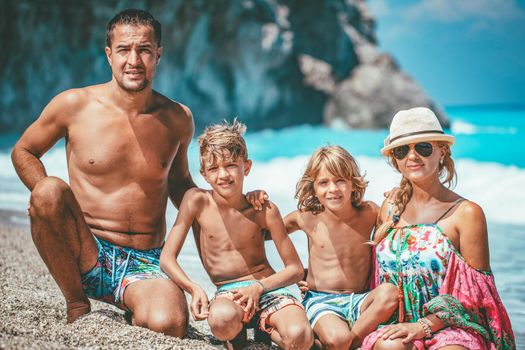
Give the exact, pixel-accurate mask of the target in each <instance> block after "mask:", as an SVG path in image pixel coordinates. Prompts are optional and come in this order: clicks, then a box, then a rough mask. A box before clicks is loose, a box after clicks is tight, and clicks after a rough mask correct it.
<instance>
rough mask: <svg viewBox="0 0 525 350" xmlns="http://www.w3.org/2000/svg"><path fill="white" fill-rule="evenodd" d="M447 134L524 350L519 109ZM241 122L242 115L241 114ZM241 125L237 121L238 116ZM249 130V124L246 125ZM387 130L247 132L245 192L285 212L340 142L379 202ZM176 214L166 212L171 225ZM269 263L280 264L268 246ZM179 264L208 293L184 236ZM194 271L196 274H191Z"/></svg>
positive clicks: (62, 170)
mask: <svg viewBox="0 0 525 350" xmlns="http://www.w3.org/2000/svg"><path fill="white" fill-rule="evenodd" d="M446 112H447V115H448V116H449V118H450V120H451V128H450V130H448V131H449V132H451V133H452V134H453V135H455V136H456V144H455V145H454V146H453V148H452V154H453V158H454V159H455V161H456V166H457V173H458V184H457V186H456V191H457V192H458V193H459V194H461V195H462V196H464V197H466V198H468V199H470V200H473V201H475V202H477V203H478V204H480V205H481V207H482V208H483V209H484V210H485V214H486V216H487V220H488V225H489V236H490V250H491V266H492V269H493V271H494V274H495V277H496V283H497V286H498V289H499V292H500V295H501V297H502V299H503V303H504V304H505V306H506V308H507V310H508V312H509V314H510V318H511V321H512V325H513V329H514V332H515V333H516V336H517V338H518V348H520V347H522V346H523V347H525V274H524V273H523V270H522V269H523V266H525V254H523V252H524V251H525V240H524V239H523V237H524V232H525V153H524V150H525V147H524V144H523V143H524V142H525V106H463V107H448V108H446ZM241 117H242V116H241ZM241 120H242V118H241ZM248 127H249V125H248ZM386 135H387V130H343V129H337V128H328V127H323V126H309V125H304V126H297V127H292V128H287V129H281V130H264V131H260V132H254V133H251V132H248V134H247V135H246V142H247V144H248V149H249V155H250V158H251V159H252V160H253V161H254V166H253V167H252V171H251V174H250V175H249V176H248V178H247V179H246V184H245V190H246V191H249V190H252V189H265V190H266V191H267V192H268V193H269V194H270V197H271V199H272V200H273V201H274V202H275V203H276V204H277V205H278V206H279V207H280V209H281V212H282V213H283V214H285V213H287V212H289V211H291V210H293V209H294V208H295V201H294V199H293V194H294V189H295V183H296V181H297V180H298V178H299V177H300V175H301V172H302V171H303V170H304V167H305V165H306V162H307V160H308V156H309V155H310V154H311V153H312V151H313V150H314V149H316V148H317V147H319V146H323V145H326V144H338V145H341V146H343V147H345V148H346V149H348V150H349V151H350V152H351V153H352V154H353V155H355V156H356V158H357V160H358V162H359V165H360V167H361V169H362V171H365V172H366V174H367V175H366V177H367V179H368V180H369V181H370V185H369V188H368V189H367V193H366V197H367V198H368V199H370V200H374V201H376V202H380V201H381V200H382V197H383V192H384V191H385V190H388V189H390V188H391V187H393V186H395V185H396V184H397V183H398V181H399V178H398V176H397V175H396V174H395V173H394V171H393V170H392V169H391V168H390V167H389V166H388V164H387V163H386V161H385V160H384V159H383V158H382V157H381V156H380V154H379V149H380V148H381V147H382V144H383V139H384V137H385V136H386ZM16 137H17V136H16V135H4V136H0V209H14V210H25V208H26V206H27V201H28V198H29V192H28V191H27V190H26V189H25V187H24V186H23V185H22V183H21V182H20V181H19V180H18V178H17V176H16V173H15V171H14V169H13V167H12V165H11V161H10V154H9V153H10V147H11V146H12V145H13V144H14V142H15V141H16ZM189 158H190V169H191V171H192V174H193V177H194V179H195V180H196V182H197V183H198V185H199V186H203V187H206V184H205V182H204V181H203V180H202V178H201V176H200V175H199V172H198V148H197V147H196V143H195V142H194V143H193V144H192V146H191V147H190V153H189ZM43 162H44V164H45V166H46V168H47V169H48V173H49V174H50V175H55V176H59V177H61V178H63V179H65V180H67V171H66V169H67V168H66V162H65V151H64V145H63V143H62V144H58V145H56V146H55V147H54V148H53V149H52V150H51V151H50V152H48V154H46V155H45V156H44V158H43ZM175 215H176V211H175V209H174V208H173V207H170V208H169V209H168V215H167V223H168V227H170V226H171V225H172V224H173V222H174V218H175ZM303 236H304V235H302V234H301V233H296V234H294V235H292V239H293V241H294V243H295V244H296V246H297V249H298V251H299V254H300V255H301V258H302V260H303V262H306V261H307V251H306V239H305V238H304V237H303ZM267 250H268V255H269V258H270V262H271V263H272V265H274V267H275V268H279V266H282V264H280V262H279V259H278V257H277V254H276V252H275V250H274V249H273V248H272V246H271V244H270V243H269V244H268V245H267ZM180 260H181V263H182V265H183V266H184V267H185V268H186V269H187V270H188V271H192V274H191V275H192V276H199V277H198V280H200V281H201V282H202V283H203V284H204V286H205V287H206V289H207V290H209V291H211V290H212V286H211V284H210V283H209V282H207V279H206V276H205V273H204V270H203V269H202V267H201V266H200V260H199V257H198V256H197V255H196V249H195V243H194V242H193V240H192V239H191V238H190V239H188V241H187V244H186V245H185V247H184V249H183V250H182V252H181V257H180ZM193 272H194V273H193Z"/></svg>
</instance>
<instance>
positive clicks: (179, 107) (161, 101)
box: [153, 91, 193, 122]
mask: <svg viewBox="0 0 525 350" xmlns="http://www.w3.org/2000/svg"><path fill="white" fill-rule="evenodd" d="M153 94H154V96H155V109H158V110H160V111H161V112H162V114H163V115H165V116H166V117H168V118H170V119H175V120H177V121H179V122H191V121H192V120H193V116H192V114H191V111H190V109H189V108H188V107H187V106H185V105H184V104H182V103H180V102H177V101H174V100H172V99H170V98H168V97H166V96H164V95H163V94H161V93H159V92H157V91H153Z"/></svg>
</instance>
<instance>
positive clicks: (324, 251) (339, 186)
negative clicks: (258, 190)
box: [284, 166, 397, 349]
mask: <svg viewBox="0 0 525 350" xmlns="http://www.w3.org/2000/svg"><path fill="white" fill-rule="evenodd" d="M313 186H314V193H315V197H316V198H317V199H318V200H319V202H320V203H321V204H322V205H323V207H324V210H323V211H321V212H319V213H313V212H311V211H304V212H302V211H294V212H292V213H290V214H288V215H287V216H286V217H285V218H284V222H285V226H286V230H287V232H288V233H292V232H294V231H297V230H302V231H303V232H305V233H306V235H307V236H308V274H307V276H306V286H302V287H301V289H302V290H303V291H305V290H306V289H309V290H315V291H321V292H328V293H334V294H338V293H364V292H367V291H368V284H369V283H368V282H369V276H370V270H371V257H372V255H371V253H372V248H371V246H370V245H369V244H366V242H368V241H369V239H370V233H371V232H372V230H373V228H374V226H375V224H376V218H377V214H378V209H379V208H378V207H377V205H376V204H375V203H373V202H364V203H362V204H361V206H359V207H354V206H353V205H352V201H351V197H352V192H353V191H354V187H353V184H352V182H351V181H350V180H348V179H345V178H339V177H337V176H336V175H334V174H332V173H330V172H329V171H328V170H327V169H326V168H325V167H324V166H322V167H321V168H320V169H319V172H318V174H317V175H316V178H315V181H314V184H313ZM396 306H397V299H396V288H395V287H394V286H393V285H388V284H384V285H380V286H379V287H378V288H376V289H374V290H373V291H372V292H370V293H369V294H368V295H367V297H366V299H365V300H364V301H363V304H362V305H361V308H360V315H359V318H358V320H357V321H356V322H355V324H354V325H353V327H349V323H348V322H347V321H346V320H343V319H341V318H339V317H338V316H337V315H334V314H326V315H324V316H322V317H321V318H319V319H318V320H317V322H316V323H315V325H314V332H315V334H316V335H317V337H318V339H319V342H320V344H319V345H320V346H321V347H322V348H326V349H349V348H350V349H355V348H357V347H358V346H359V345H360V344H361V342H362V341H363V339H364V337H365V336H366V335H368V334H369V333H370V332H372V331H373V330H374V329H375V328H376V327H377V325H378V324H379V323H381V322H385V321H387V320H388V318H389V317H390V316H391V315H392V313H393V312H394V310H395V308H396Z"/></svg>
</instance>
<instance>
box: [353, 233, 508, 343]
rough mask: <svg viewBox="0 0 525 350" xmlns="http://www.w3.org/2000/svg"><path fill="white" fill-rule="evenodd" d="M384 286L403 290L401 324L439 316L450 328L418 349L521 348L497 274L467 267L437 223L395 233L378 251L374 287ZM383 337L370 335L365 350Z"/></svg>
mask: <svg viewBox="0 0 525 350" xmlns="http://www.w3.org/2000/svg"><path fill="white" fill-rule="evenodd" d="M383 282H389V283H392V284H395V285H397V286H398V288H399V292H400V307H399V311H398V316H399V322H416V321H417V320H418V319H419V318H421V317H424V316H426V315H428V314H435V315H436V316H437V317H438V318H439V319H440V320H441V321H443V322H444V323H445V324H446V325H448V326H450V327H446V328H444V329H442V330H440V331H438V332H436V333H435V334H434V335H433V336H432V337H431V338H430V339H423V340H417V341H415V342H414V345H415V346H416V348H418V349H439V348H441V347H444V346H447V345H461V346H463V347H465V348H467V349H515V348H516V345H515V342H514V335H513V333H512V329H511V325H510V320H509V318H508V316H507V313H506V311H505V308H504V307H503V304H502V303H501V299H500V298H499V295H498V293H497V290H496V286H495V283H494V277H493V275H492V273H491V272H488V271H479V270H476V269H474V268H472V267H470V266H468V265H467V263H466V262H465V261H464V260H463V258H462V257H461V255H460V254H459V252H458V251H457V250H456V249H455V248H454V246H453V245H452V243H451V242H450V240H449V239H448V237H447V236H446V235H445V234H443V232H442V230H441V229H440V228H439V226H438V225H437V224H417V225H408V226H402V227H394V228H392V229H390V231H389V232H388V234H387V236H386V237H385V238H384V239H383V240H381V241H380V242H379V244H378V245H377V246H376V248H375V259H374V278H373V281H372V287H375V286H377V285H379V284H381V283H383ZM379 334H380V330H378V331H376V332H374V333H372V334H370V335H369V336H368V337H367V338H366V339H365V340H364V342H363V345H362V349H363V350H368V349H371V348H372V347H373V345H374V343H375V341H376V340H377V338H378V336H379Z"/></svg>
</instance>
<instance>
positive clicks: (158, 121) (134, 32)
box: [12, 9, 194, 337]
mask: <svg viewBox="0 0 525 350" xmlns="http://www.w3.org/2000/svg"><path fill="white" fill-rule="evenodd" d="M160 39H161V26H160V23H159V22H157V21H156V20H155V19H154V18H153V17H152V16H151V14H149V13H147V12H145V11H141V10H132V9H130V10H125V11H122V12H120V13H119V14H117V15H116V16H115V17H114V18H113V19H112V20H111V21H110V22H109V24H108V28H107V47H106V55H107V59H108V61H109V64H110V66H111V70H112V79H111V81H109V82H107V83H105V84H101V85H94V86H88V87H85V88H81V89H72V90H68V91H65V92H63V93H61V94H59V95H58V96H56V97H55V98H54V99H53V100H52V101H51V102H50V103H49V104H48V105H47V106H46V108H45V109H44V110H43V112H42V114H41V115H40V117H39V118H38V119H37V120H36V121H35V122H34V123H33V124H32V125H31V126H29V128H28V129H27V130H26V131H25V133H24V134H23V135H22V137H21V138H20V140H19V141H18V143H17V144H16V145H15V147H14V149H13V153H12V160H13V164H14V166H15V169H16V171H17V173H18V175H19V176H20V178H21V180H22V181H23V182H24V184H25V185H26V186H27V187H28V188H29V190H30V191H31V199H30V206H29V216H30V220H31V234H32V236H33V241H34V243H35V245H36V247H37V249H38V252H39V253H40V255H41V256H42V259H43V260H44V262H45V263H46V265H47V267H48V269H49V271H50V272H51V274H52V276H53V278H54V279H55V281H56V283H57V284H58V286H59V287H60V289H61V291H62V293H63V295H64V297H65V299H66V305H67V321H68V322H73V321H74V320H76V319H77V318H78V317H80V316H81V315H83V314H86V313H88V312H89V311H90V302H89V300H88V297H92V298H97V299H102V300H104V301H107V302H110V303H112V304H114V305H116V306H118V307H120V308H122V309H125V310H127V311H129V312H131V313H132V315H133V318H132V322H133V324H135V325H138V326H143V327H147V328H149V329H151V330H153V331H157V332H163V333H165V334H168V335H173V336H178V337H182V336H183V335H184V333H185V330H186V327H187V322H188V311H187V304H186V300H185V297H184V293H183V292H182V290H181V289H180V288H179V287H178V286H176V285H175V284H174V283H173V282H172V281H170V280H169V279H168V278H167V276H166V275H164V274H163V273H162V271H160V268H159V260H158V259H159V257H160V249H158V248H159V247H161V246H162V244H163V242H164V237H165V232H166V227H165V226H166V225H165V211H166V205H167V199H168V197H169V198H170V199H171V200H172V202H173V203H174V204H175V206H177V207H178V205H179V204H180V202H181V200H182V197H183V195H184V193H185V192H186V190H187V189H189V188H190V187H193V186H194V183H193V180H192V178H191V175H190V173H189V170H188V162H187V149H188V145H189V143H190V141H191V138H192V136H193V130H194V127H193V119H192V115H191V112H190V111H189V109H188V108H187V107H185V106H183V105H181V104H179V103H176V102H174V101H172V100H170V99H168V98H166V97H165V96H162V95H161V94H159V93H158V92H156V91H154V90H153V89H152V79H153V77H154V75H155V70H156V67H157V64H158V63H159V60H160V57H161V54H162V47H161V45H160ZM63 137H65V139H66V157H67V163H68V172H69V185H68V184H67V183H66V182H64V181H62V180H61V179H59V178H56V177H51V176H47V174H46V170H45V168H44V166H43V164H42V163H41V161H40V157H42V155H43V154H44V153H45V152H46V151H48V150H49V149H50V148H51V147H52V146H53V145H54V144H55V143H56V142H57V141H58V140H59V139H61V138H63ZM138 258H141V259H138ZM145 261H147V262H145ZM100 282H102V283H100Z"/></svg>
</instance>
